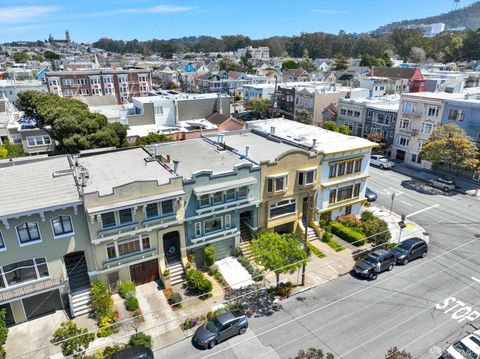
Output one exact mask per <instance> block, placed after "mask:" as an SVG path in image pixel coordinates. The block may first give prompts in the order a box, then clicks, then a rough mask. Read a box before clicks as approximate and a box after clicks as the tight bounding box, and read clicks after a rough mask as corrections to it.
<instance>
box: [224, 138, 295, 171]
mask: <svg viewBox="0 0 480 359" xmlns="http://www.w3.org/2000/svg"><path fill="white" fill-rule="evenodd" d="M223 142H224V143H225V144H226V145H227V146H230V147H233V148H234V149H236V150H237V151H238V152H239V153H241V154H242V155H244V154H245V148H246V146H247V145H248V146H250V150H249V155H248V157H249V158H250V159H252V160H253V161H255V162H257V163H260V162H265V161H269V162H273V161H275V160H276V159H277V158H278V157H279V156H280V155H282V154H283V153H285V152H287V151H292V150H298V149H299V148H298V147H295V146H293V145H289V144H286V143H282V142H280V141H274V140H271V139H268V138H266V137H263V136H260V135H257V134H255V133H252V132H245V131H242V132H230V133H226V134H225V135H224V137H223Z"/></svg>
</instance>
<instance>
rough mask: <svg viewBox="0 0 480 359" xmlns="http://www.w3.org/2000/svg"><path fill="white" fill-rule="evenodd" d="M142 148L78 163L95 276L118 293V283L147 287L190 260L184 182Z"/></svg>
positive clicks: (95, 154) (85, 155) (90, 154)
mask: <svg viewBox="0 0 480 359" xmlns="http://www.w3.org/2000/svg"><path fill="white" fill-rule="evenodd" d="M163 162H168V160H167V158H163V157H157V156H155V155H154V154H150V153H149V152H148V151H146V150H145V149H143V148H138V147H134V148H126V149H119V150H111V151H107V152H99V151H95V150H93V151H85V152H82V153H80V156H79V158H78V159H76V161H75V167H74V170H75V174H76V176H77V182H78V183H79V186H80V190H81V192H82V196H83V202H84V209H85V216H86V218H87V225H88V233H89V237H90V240H91V245H92V249H93V254H94V258H95V265H96V267H95V269H94V271H93V273H92V274H93V275H95V277H96V278H99V279H102V280H106V281H108V283H109V285H110V287H111V288H113V289H115V288H117V285H118V281H119V280H132V281H133V282H135V283H136V284H142V283H146V282H150V281H153V280H158V279H161V280H162V281H163V282H164V284H165V285H168V282H166V278H165V277H164V276H163V273H164V270H165V269H166V268H168V267H170V266H173V265H176V264H179V263H180V262H181V260H182V259H184V258H186V248H185V236H184V231H183V221H184V205H183V203H184V195H185V192H184V190H183V185H182V178H181V177H179V176H177V175H176V174H175V173H173V172H172V171H171V170H170V169H169V168H168V167H167V166H166V165H165V164H163Z"/></svg>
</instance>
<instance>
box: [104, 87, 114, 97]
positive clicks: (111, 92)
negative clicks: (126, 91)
mask: <svg viewBox="0 0 480 359" xmlns="http://www.w3.org/2000/svg"><path fill="white" fill-rule="evenodd" d="M105 94H106V95H115V90H114V89H113V88H111V87H106V88H105Z"/></svg>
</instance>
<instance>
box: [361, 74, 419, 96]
mask: <svg viewBox="0 0 480 359" xmlns="http://www.w3.org/2000/svg"><path fill="white" fill-rule="evenodd" d="M370 76H371V77H374V78H379V77H380V78H385V79H387V84H386V92H385V94H387V95H391V94H395V93H404V92H423V91H425V79H424V77H423V75H422V73H421V72H420V70H419V69H418V68H410V67H374V68H372V69H371V72H370ZM367 80H368V78H367ZM407 89H408V91H407Z"/></svg>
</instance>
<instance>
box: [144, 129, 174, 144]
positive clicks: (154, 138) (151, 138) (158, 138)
mask: <svg viewBox="0 0 480 359" xmlns="http://www.w3.org/2000/svg"><path fill="white" fill-rule="evenodd" d="M169 141H171V138H170V136H167V135H165V134H163V133H155V132H150V133H149V134H148V135H146V136H143V137H140V140H139V141H138V143H137V145H138V146H146V145H149V144H151V143H158V142H169Z"/></svg>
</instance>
